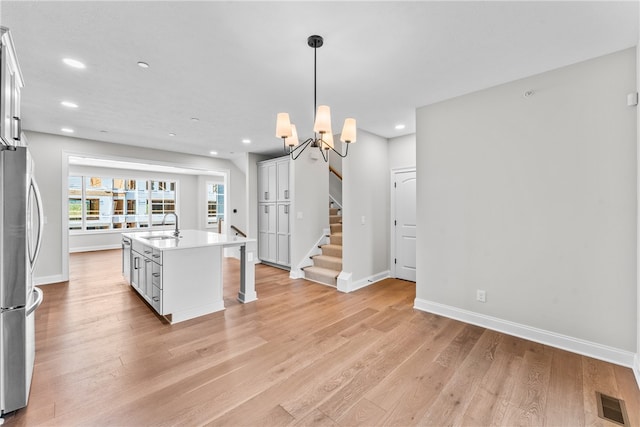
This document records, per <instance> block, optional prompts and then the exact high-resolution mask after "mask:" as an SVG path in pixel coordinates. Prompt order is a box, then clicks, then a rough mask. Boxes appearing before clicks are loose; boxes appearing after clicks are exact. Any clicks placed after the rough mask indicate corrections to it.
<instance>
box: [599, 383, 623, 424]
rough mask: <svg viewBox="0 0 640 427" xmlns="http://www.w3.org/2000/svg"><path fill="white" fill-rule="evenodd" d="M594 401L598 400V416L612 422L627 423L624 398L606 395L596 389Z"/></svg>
mask: <svg viewBox="0 0 640 427" xmlns="http://www.w3.org/2000/svg"><path fill="white" fill-rule="evenodd" d="M596 401H597V402H598V416H599V417H600V418H603V419H605V420H607V421H611V422H614V423H616V424H619V425H621V426H628V425H629V418H628V417H627V409H626V408H625V406H624V400H620V399H617V398H615V397H611V396H607V395H606V394H602V393H600V392H599V391H596Z"/></svg>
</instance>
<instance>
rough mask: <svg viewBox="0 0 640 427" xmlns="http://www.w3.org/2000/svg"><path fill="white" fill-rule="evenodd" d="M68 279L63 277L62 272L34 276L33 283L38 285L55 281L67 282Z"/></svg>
mask: <svg viewBox="0 0 640 427" xmlns="http://www.w3.org/2000/svg"><path fill="white" fill-rule="evenodd" d="M66 281H67V279H65V278H64V277H62V274H55V275H53V276H40V277H34V278H33V284H34V285H36V286H42V285H51V284H53V283H60V282H66Z"/></svg>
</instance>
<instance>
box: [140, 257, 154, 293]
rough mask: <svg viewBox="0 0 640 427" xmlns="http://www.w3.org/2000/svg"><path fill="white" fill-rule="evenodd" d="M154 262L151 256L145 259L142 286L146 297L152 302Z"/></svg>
mask: <svg viewBox="0 0 640 427" xmlns="http://www.w3.org/2000/svg"><path fill="white" fill-rule="evenodd" d="M152 264H153V262H152V261H151V260H150V259H149V258H145V259H144V284H143V285H142V284H141V285H142V286H141V288H142V289H141V292H142V294H143V295H144V299H146V300H147V301H149V302H151V292H152V291H151V288H153V267H152Z"/></svg>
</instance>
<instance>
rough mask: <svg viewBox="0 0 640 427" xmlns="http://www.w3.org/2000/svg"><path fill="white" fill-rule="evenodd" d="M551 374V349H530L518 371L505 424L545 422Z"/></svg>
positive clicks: (538, 423) (542, 423) (542, 347)
mask: <svg viewBox="0 0 640 427" xmlns="http://www.w3.org/2000/svg"><path fill="white" fill-rule="evenodd" d="M550 375H551V349H550V348H549V347H544V346H540V347H539V348H538V349H536V350H535V351H532V350H527V351H526V352H525V354H524V357H523V359H522V364H521V366H520V370H519V372H518V374H517V379H516V387H515V388H514V392H513V394H512V396H511V399H510V403H511V404H510V405H509V407H508V409H507V413H506V414H505V417H504V423H505V424H506V425H544V424H547V422H548V420H546V418H545V412H546V401H547V391H548V389H549V379H550Z"/></svg>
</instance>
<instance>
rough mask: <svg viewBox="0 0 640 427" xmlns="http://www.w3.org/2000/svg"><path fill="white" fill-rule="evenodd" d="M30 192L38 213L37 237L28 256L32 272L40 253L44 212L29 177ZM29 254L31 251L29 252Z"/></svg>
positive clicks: (37, 190) (32, 179)
mask: <svg viewBox="0 0 640 427" xmlns="http://www.w3.org/2000/svg"><path fill="white" fill-rule="evenodd" d="M29 188H30V191H33V196H34V197H33V199H34V200H35V202H36V209H37V212H38V236H37V237H36V242H35V243H36V246H35V248H34V250H33V253H30V254H29V261H30V263H31V271H33V269H34V267H35V263H36V259H37V258H38V254H39V253H40V248H41V246H42V228H43V227H44V210H43V208H42V196H40V189H38V183H36V180H35V179H34V178H33V176H32V177H31V184H30V187H29ZM29 210H30V211H31V210H32V206H31V197H29ZM29 246H31V241H30V240H29ZM30 252H31V251H30Z"/></svg>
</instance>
